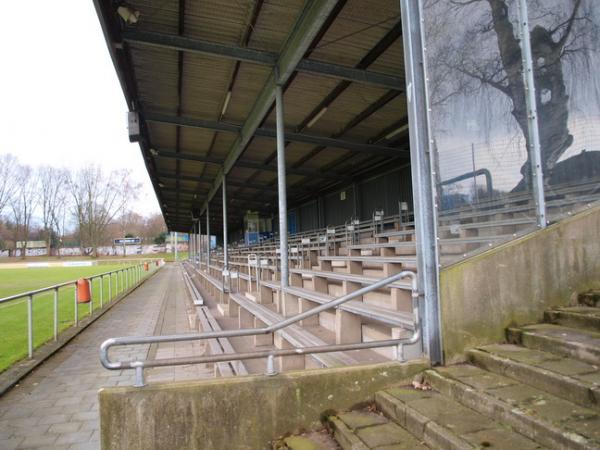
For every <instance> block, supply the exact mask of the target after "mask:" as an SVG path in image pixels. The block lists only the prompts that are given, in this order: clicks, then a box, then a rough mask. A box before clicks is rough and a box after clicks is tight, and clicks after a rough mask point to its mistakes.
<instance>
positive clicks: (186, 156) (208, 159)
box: [154, 149, 341, 212]
mask: <svg viewBox="0 0 600 450" xmlns="http://www.w3.org/2000/svg"><path fill="white" fill-rule="evenodd" d="M154 152H155V153H156V155H155V156H157V157H160V158H172V159H176V160H180V161H198V162H203V163H207V164H216V165H219V166H222V165H223V164H225V162H226V161H224V160H222V159H219V158H215V157H212V156H202V155H196V154H194V153H183V152H179V153H178V152H174V151H170V150H156V149H155V150H154ZM236 165H237V167H242V168H247V169H255V170H263V171H266V172H277V166H274V165H271V164H263V163H261V162H254V161H246V160H239V161H237V163H236ZM286 170H287V173H289V174H290V175H299V176H303V177H319V178H324V179H338V178H339V177H340V175H341V174H339V173H337V172H334V171H332V170H330V171H327V172H321V171H318V170H310V169H286ZM222 174H223V169H221V171H220V172H219V177H218V179H219V180H221V179H222V178H220V177H222ZM215 186H216V187H215ZM220 187H221V184H220V181H219V183H217V182H216V181H215V182H214V183H213V187H212V189H211V191H210V192H209V200H210V199H212V197H213V196H214V194H215V193H216V192H217V190H219V189H220ZM205 206H206V205H205ZM204 209H205V208H203V209H202V212H204Z"/></svg>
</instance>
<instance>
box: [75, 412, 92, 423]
mask: <svg viewBox="0 0 600 450" xmlns="http://www.w3.org/2000/svg"><path fill="white" fill-rule="evenodd" d="M98 419H99V417H98V413H97V412H96V411H82V412H77V413H75V414H73V415H72V416H71V420H73V421H78V422H83V421H86V420H98Z"/></svg>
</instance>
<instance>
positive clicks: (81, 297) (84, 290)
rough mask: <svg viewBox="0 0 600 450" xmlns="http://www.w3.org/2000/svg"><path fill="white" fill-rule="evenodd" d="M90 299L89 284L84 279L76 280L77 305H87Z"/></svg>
mask: <svg viewBox="0 0 600 450" xmlns="http://www.w3.org/2000/svg"><path fill="white" fill-rule="evenodd" d="M91 299H92V293H91V291H90V282H89V281H88V280H87V279H85V278H80V279H79V280H77V303H89V302H90V301H91Z"/></svg>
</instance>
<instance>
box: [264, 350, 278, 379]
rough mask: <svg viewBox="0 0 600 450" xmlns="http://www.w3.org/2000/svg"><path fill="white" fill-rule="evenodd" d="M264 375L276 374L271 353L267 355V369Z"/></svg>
mask: <svg viewBox="0 0 600 450" xmlns="http://www.w3.org/2000/svg"><path fill="white" fill-rule="evenodd" d="M265 375H268V376H273V375H277V371H276V370H275V358H274V357H273V355H269V356H267V371H266V372H265Z"/></svg>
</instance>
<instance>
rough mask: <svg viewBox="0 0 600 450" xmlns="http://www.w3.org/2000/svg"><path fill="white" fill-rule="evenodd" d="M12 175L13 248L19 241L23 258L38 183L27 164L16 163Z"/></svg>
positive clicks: (35, 201)
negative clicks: (15, 189) (13, 186)
mask: <svg viewBox="0 0 600 450" xmlns="http://www.w3.org/2000/svg"><path fill="white" fill-rule="evenodd" d="M14 176H15V181H16V183H17V185H18V190H17V191H16V192H15V194H14V196H13V198H12V201H11V203H10V206H11V209H12V213H13V214H12V215H13V220H14V237H15V250H16V248H18V246H19V245H18V243H19V242H20V248H21V258H23V259H25V257H26V256H27V244H28V241H29V232H30V229H31V219H32V217H33V212H34V210H35V208H36V207H37V200H38V188H39V187H38V186H39V183H38V180H37V178H36V177H35V174H34V173H33V171H32V170H31V167H29V166H22V165H18V166H17V168H16V170H15V174H14Z"/></svg>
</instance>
